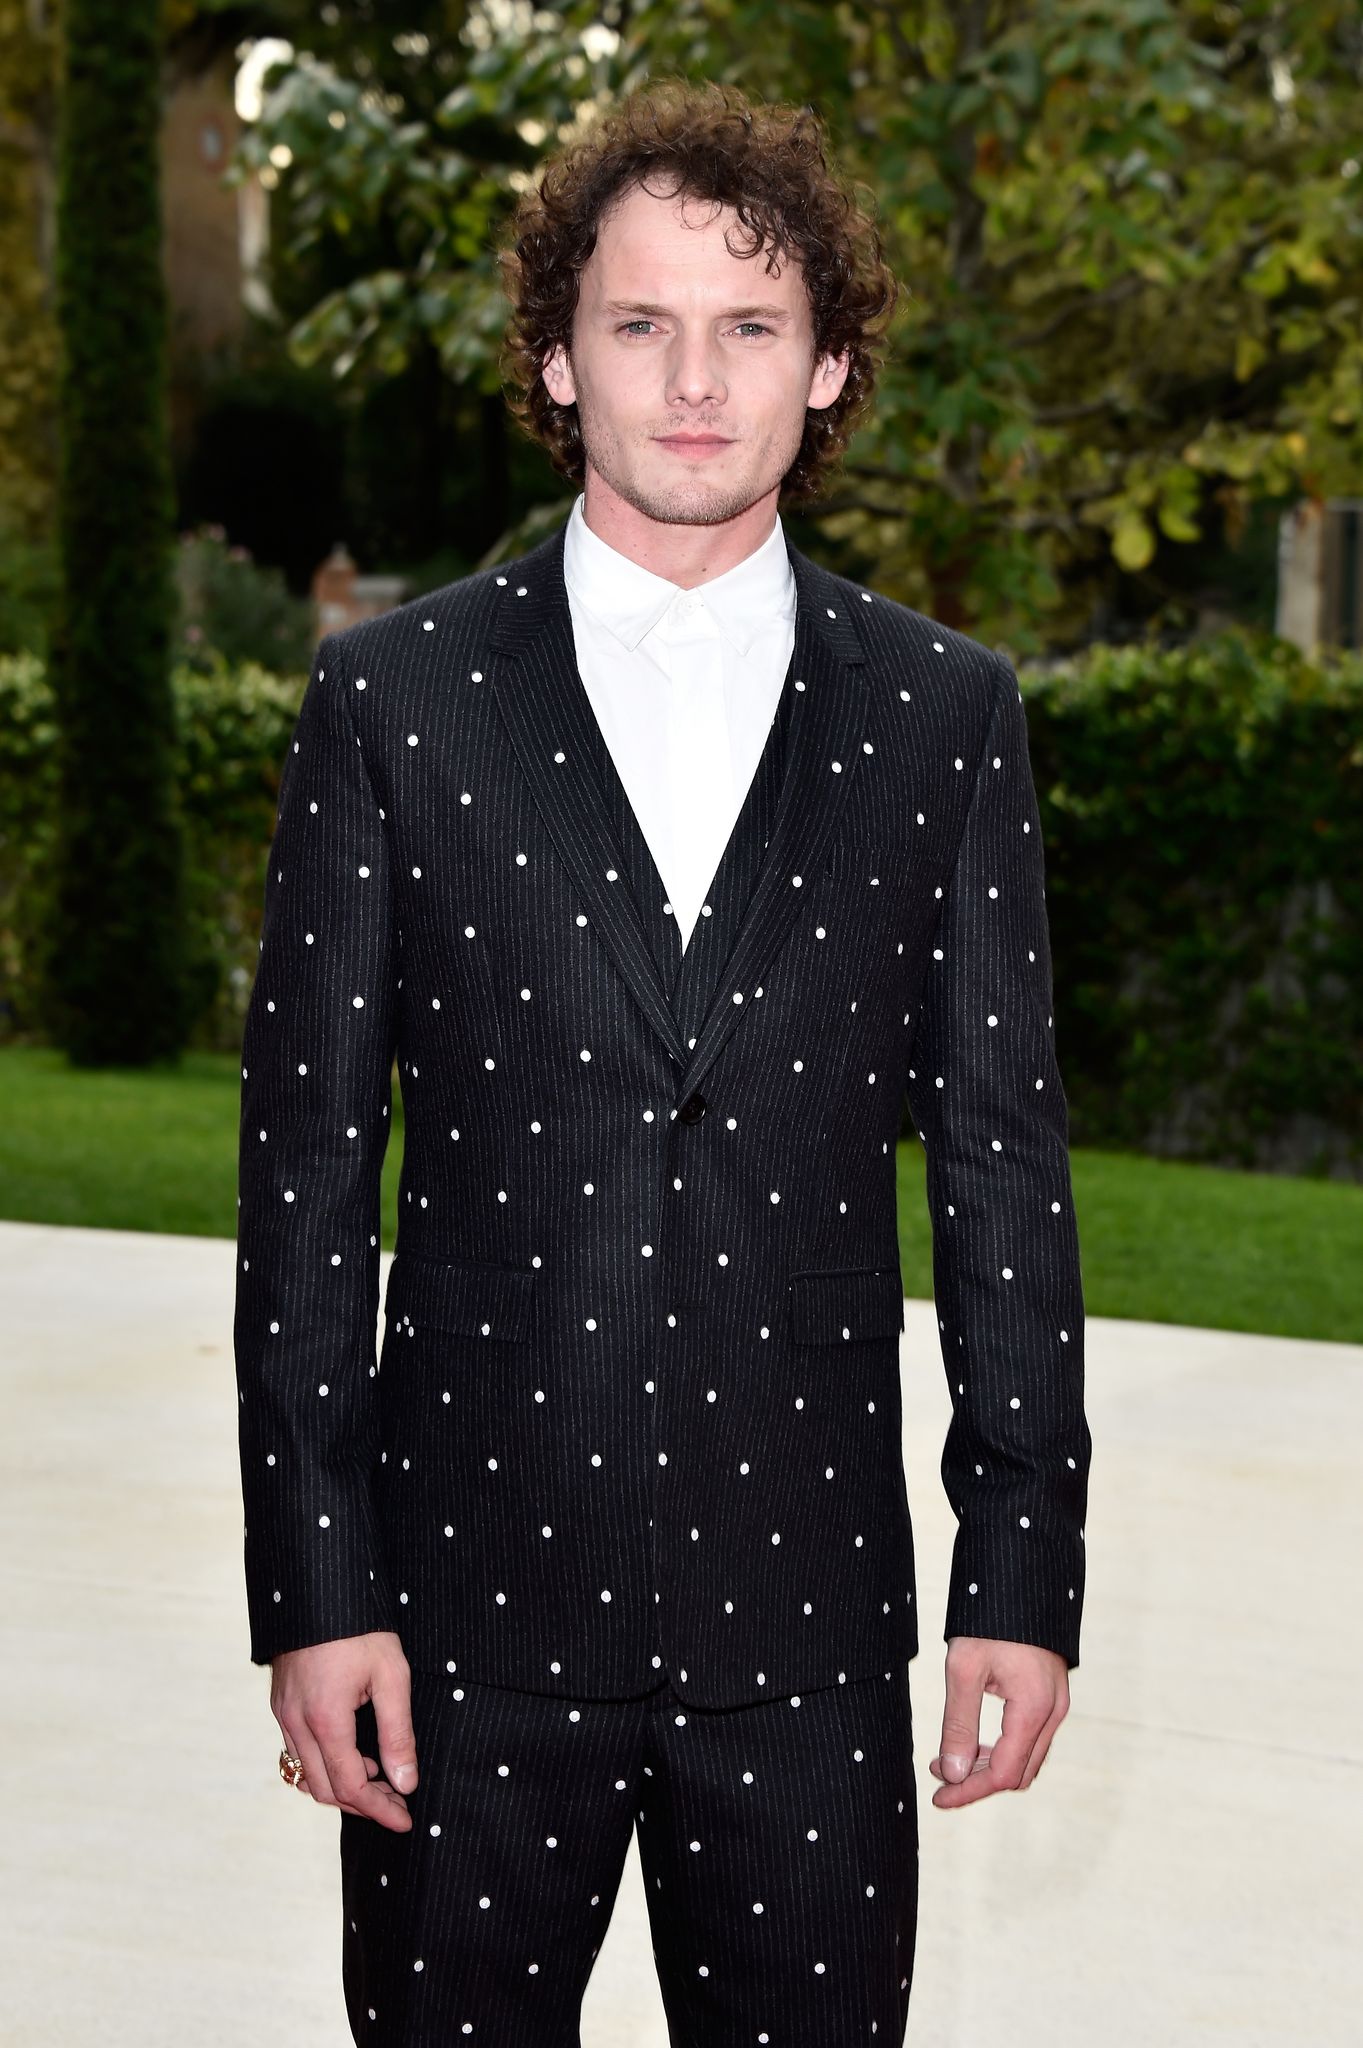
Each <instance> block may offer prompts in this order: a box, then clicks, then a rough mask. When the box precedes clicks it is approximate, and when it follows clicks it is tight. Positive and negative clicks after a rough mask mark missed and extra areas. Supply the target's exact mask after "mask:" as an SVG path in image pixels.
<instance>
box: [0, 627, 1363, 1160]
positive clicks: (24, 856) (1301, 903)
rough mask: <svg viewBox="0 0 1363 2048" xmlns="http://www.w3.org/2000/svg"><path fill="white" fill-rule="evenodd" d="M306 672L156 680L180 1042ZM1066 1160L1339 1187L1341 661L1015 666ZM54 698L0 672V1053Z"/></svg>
mask: <svg viewBox="0 0 1363 2048" xmlns="http://www.w3.org/2000/svg"><path fill="white" fill-rule="evenodd" d="M304 680H305V679H304V678H303V677H302V676H292V677H277V676H272V675H270V674H268V673H266V672H265V671H264V670H262V669H259V668H255V667H252V666H249V665H248V666H243V667H238V668H233V667H230V666H229V665H228V664H226V663H225V662H223V661H222V660H221V659H218V660H216V661H215V662H214V663H213V665H212V666H211V667H209V668H208V669H206V670H204V671H203V672H198V673H196V672H193V671H191V670H189V669H184V668H182V669H180V670H178V671H177V673H176V676H175V701H176V705H177V710H178V716H179V723H180V735H179V753H178V759H179V778H178V786H179V791H180V806H181V816H182V820H183V826H184V831H185V837H186V844H187V849H188V856H189V863H190V905H191V916H192V931H191V952H192V958H193V962H194V978H195V990H196V1009H197V1018H198V1021H197V1024H196V1027H195V1033H194V1042H195V1043H196V1044H197V1045H199V1046H203V1047H220V1048H230V1047H234V1046H235V1045H236V1044H237V1043H238V1042H239V1037H240V1030H241V1021H242V1017H243V1014H244V1006H245V1001H246V997H247V994H248V993H249V990H250V985H251V979H252V976H253V975H254V972H255V961H256V941H257V937H258V933H259V921H260V904H261V895H262V890H263V886H264V867H265V851H266V848H267V846H268V844H269V839H270V834H271V831H272V829H273V823H274V811H275V802H276V794H277V787H278V774H279V769H280V766H281V765H282V762H283V760H284V756H285V753H286V752H287V749H288V744H289V739H290V736H291V733H292V730H293V721H294V718H295V716H296V713H297V707H298V703H299V700H300V698H301V694H302V689H303V683H304ZM1021 682H1022V690H1023V695H1024V697H1025V699H1026V702H1027V722H1028V730H1029V734H1030V744H1031V753H1032V764H1033V769H1034V771H1035V775H1036V782H1037V792H1038V797H1039V799H1040V804H1041V818H1042V828H1043V835H1044V841H1045V848H1046V872H1047V901H1048V905H1049V910H1050V923H1051V943H1052V950H1053V954H1054V960H1055V987H1056V1043H1057V1050H1058V1053H1059V1057H1060V1063H1061V1071H1062V1073H1063V1075H1064V1077H1065V1086H1066V1094H1067V1096H1068V1099H1069V1104H1070V1129H1071V1137H1072V1139H1073V1140H1074V1142H1075V1143H1076V1144H1082V1145H1093V1146H1108V1147H1113V1148H1117V1149H1125V1150H1136V1151H1146V1152H1151V1153H1155V1154H1159V1155H1163V1156H1166V1157H1186V1158H1192V1159H1204V1160H1209V1161H1215V1162H1218V1163H1221V1164H1224V1165H1238V1166H1257V1167H1263V1168H1270V1169H1274V1170H1280V1171H1290V1172H1298V1173H1310V1174H1322V1173H1333V1174H1337V1175H1341V1176H1347V1177H1349V1178H1353V1179H1363V660H1359V659H1358V658H1356V657H1347V658H1340V659H1338V660H1336V661H1333V662H1330V663H1326V664H1320V665H1315V664H1312V663H1309V662H1307V661H1305V660H1303V659H1302V658H1301V657H1300V656H1299V655H1298V654H1297V653H1296V651H1295V650H1294V649H1293V648H1291V647H1289V646H1288V645H1287V644H1286V643H1285V642H1282V641H1278V640H1273V639H1271V638H1262V639H1254V638H1250V637H1247V636H1244V635H1240V634H1236V633H1229V634H1225V635H1221V636H1218V637H1216V638H1214V639H1208V640H1205V641H1202V642H1199V643H1196V644H1193V645H1191V646H1188V647H1184V648H1176V649H1166V650H1161V649H1156V648H1151V647H1128V648H1106V647H1095V648H1091V649H1089V650H1088V651H1087V652H1086V653H1085V654H1084V655H1083V656H1082V657H1081V658H1078V659H1076V660H1073V661H1068V662H1063V663H1052V664H1049V665H1046V666H1044V667H1042V668H1038V669H1035V670H1027V671H1025V672H1024V674H1023V676H1022V679H1021ZM53 738H54V734H53V726H52V705H51V699H50V696H49V694H48V692H47V689H46V685H45V682H44V679H43V673H42V667H41V663H40V662H39V661H38V660H37V659H36V658H35V657H32V656H16V657H12V658H6V659H0V973H2V974H3V983H4V991H3V1009H2V1010H0V1038H4V1037H8V1038H10V1039H11V1040H13V1039H16V1038H20V1039H27V1040H29V1041H31V1042H32V1041H36V1040H41V1037H42V1035H43V1033H42V1015H41V1006H40V1002H39V1000H38V991H37V990H36V989H35V988H34V986H33V977H32V968H31V962H32V959H33V958H34V945H33V940H34V934H35V932H36V931H37V929H38V928H39V927H40V924H41V921H42V919H43V918H44V916H45V915H46V914H47V908H46V902H47V894H46V881H45V877H46V875H47V872H48V862H47V851H48V849H49V847H50V845H51V838H52V806H53V803H54V777H53V759H52V757H53Z"/></svg>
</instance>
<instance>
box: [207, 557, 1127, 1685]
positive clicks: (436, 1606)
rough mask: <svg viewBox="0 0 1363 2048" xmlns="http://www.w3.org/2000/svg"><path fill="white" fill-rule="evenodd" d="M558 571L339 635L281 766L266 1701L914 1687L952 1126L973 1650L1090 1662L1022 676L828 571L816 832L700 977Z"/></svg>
mask: <svg viewBox="0 0 1363 2048" xmlns="http://www.w3.org/2000/svg"><path fill="white" fill-rule="evenodd" d="M562 542H563V534H562V529H561V528H560V529H559V531H558V532H557V533H556V534H554V535H553V536H551V537H550V539H549V540H547V541H545V542H544V543H542V544H541V545H540V546H539V547H537V548H535V549H534V550H532V551H531V552H529V553H528V554H527V555H525V556H524V557H523V558H522V559H521V560H520V561H519V562H516V563H513V564H509V565H505V566H503V567H502V568H499V569H496V570H489V571H486V572H480V573H478V574H476V575H473V576H470V577H467V578H465V579H463V580H461V581H460V582H458V583H454V584H451V585H449V586H447V587H446V588H445V589H443V590H441V591H438V592H436V593H435V594H434V595H432V596H431V597H428V598H424V599H421V600H419V601H417V602H415V603H413V604H409V605H405V606H402V607H400V608H399V609H397V610H395V611H392V612H389V613H387V614H385V615H383V616H382V617H380V618H378V619H374V620H369V621H366V622H364V623H363V624H361V625H358V626H355V627H352V628H351V629H349V631H347V632H345V633H343V634H339V635H332V636H329V637H328V638H327V639H326V640H325V641H324V642H323V643H322V646H321V647H320V648H319V650H318V658H317V666H316V668H315V670H314V673H313V676H312V678H311V681H310V683H309V687H308V691H307V694H306V697H305V701H304V704H303V707H302V710H301V713H300V717H299V722H298V730H297V733H296V735H295V740H294V745H293V748H292V749H291V751H290V753H289V755H288V756H287V758H286V761H285V769H284V776H283V780H282V783H281V790H280V808H279V819H278V824H277V828H276V833H275V838H274V843H273V846H272V849H271V855H270V864H269V867H268V870H267V874H266V882H265V902H264V923H263V932H262V944H261V955H260V962H259V967H258V971H257V977H256V983H255V987H254V989H253V992H252V998H251V1004H250V1009H249V1013H248V1016H247V1022H246V1029H245V1036H244V1042H243V1055H242V1065H243V1079H242V1124H241V1160H240V1203H241V1209H240V1223H239V1253H240V1256H239V1260H238V1287H237V1312H236V1324H235V1337H236V1355H237V1371H238V1384H239V1394H240V1406H239V1422H240V1449H241V1460H242V1481H243V1496H244V1503H245V1511H246V1532H245V1562H246V1585H247V1597H248V1608H249V1615H250V1626H251V1654H252V1657H253V1658H254V1659H255V1661H257V1662H264V1661H265V1660H267V1659H268V1658H269V1657H270V1656H272V1655H273V1654H275V1653H276V1652H277V1651H279V1650H281V1649H285V1648H290V1647H294V1646H297V1645H301V1644H304V1643H308V1642H317V1641H321V1640H325V1639H328V1638H330V1637H335V1636H341V1635H348V1634H354V1633H357V1632H360V1631H362V1630H365V1629H374V1628H394V1629H396V1630H397V1631H398V1632H399V1633H400V1635H401V1636H402V1639H403V1643H404V1647H405V1649H406V1652H407V1655H408V1657H409V1659H410V1660H411V1662H412V1665H413V1668H414V1669H415V1670H419V1671H428V1672H449V1671H457V1672H458V1673H459V1675H460V1676H461V1677H462V1678H464V1679H467V1680H471V1681H475V1682H483V1683H487V1684H496V1685H503V1686H508V1687H519V1688H523V1689H527V1690H530V1691H539V1692H546V1693H552V1694H560V1695H564V1696H567V1695H577V1696H586V1697H599V1698H623V1697H628V1696H630V1695H632V1694H635V1693H638V1692H640V1691H642V1690H644V1689H645V1688H646V1687H648V1686H649V1685H650V1684H653V1683H655V1682H656V1681H657V1679H658V1678H659V1677H660V1676H661V1675H662V1674H664V1673H666V1674H667V1675H668V1676H669V1677H670V1678H671V1680H672V1682H673V1683H674V1684H675V1686H676V1688H677V1691H678V1693H679V1695H680V1697H681V1698H682V1699H683V1700H685V1701H688V1702H690V1703H692V1704H694V1705H697V1706H736V1705H740V1704H743V1703H745V1702H753V1701H757V1700H761V1699H771V1698H774V1697H781V1696H784V1695H787V1694H790V1693H793V1692H796V1691H813V1690H814V1689H815V1688H816V1687H819V1686H822V1685H827V1684H834V1683H837V1682H839V1681H840V1680H841V1681H842V1682H850V1681H852V1680H855V1679H859V1678H862V1677H867V1676H870V1675H872V1674H874V1673H876V1672H883V1671H884V1670H885V1669H886V1668H887V1667H888V1668H894V1664H895V1662H896V1660H897V1659H898V1658H900V1657H910V1656H912V1655H913V1654H915V1652H916V1650H917V1647H918V1620H917V1608H916V1588H915V1582H914V1564H913V1544H912V1530H911V1524H910V1517H909V1509H908V1502H907V1499H906V1493H905V1485H904V1473H903V1464H902V1458H901V1452H900V1427H901V1412H900V1397H899V1363H898V1342H899V1333H900V1330H901V1328H902V1324H903V1301H902V1294H901V1292H900V1282H899V1268H898V1250H897V1238H896V1225H895V1172H894V1149H895V1140H896V1137H897V1134H898V1129H899V1117H900V1106H901V1103H902V1101H903V1094H904V1089H905V1086H906V1085H907V1087H908V1091H909V1100H910V1105H911V1108H912V1111H913V1114H914V1117H915V1120H916V1123H917V1127H918V1129H919V1132H920V1134H921V1136H922V1139H923V1142H924V1143H925V1145H926V1148H927V1166H928V1182H929V1201H930V1206H931V1210H932V1219H933V1231H934V1259H935V1276H936V1295H937V1302H938V1313H939V1317H940V1320H941V1332H940V1334H941V1340H942V1351H943V1358H944V1362H945V1365H946V1370H947V1377H948V1383H949V1385H950V1388H951V1392H952V1402H953V1411H954V1412H953V1421H952V1425H951V1430H950V1434H949V1437H948V1442H947V1447H946V1452H945V1455H944V1459H943V1477H944V1481H945V1483H946V1486H947V1490H948V1493H949V1496H950V1498H951V1501H952V1504H953V1506H954V1508H955V1509H956V1512H957V1514H958V1516H959V1517H960V1530H959V1533H958V1538H957V1544H956V1549H955V1554H954V1559H953V1567H952V1576H951V1584H950V1589H949V1594H948V1602H947V1615H946V1633H947V1634H949V1635H950V1634H975V1635H992V1636H1002V1637H1014V1638H1017V1639H1020V1640H1024V1641H1031V1642H1037V1643H1042V1644H1045V1645H1047V1646H1049V1647H1050V1648H1052V1649H1055V1650H1057V1651H1058V1652H1060V1653H1061V1654H1062V1655H1063V1656H1064V1657H1065V1658H1066V1661H1067V1663H1069V1664H1070V1665H1071V1666H1072V1665H1074V1664H1075V1663H1077V1661H1078V1640H1079V1623H1080V1613H1081V1608H1082V1601H1083V1546H1082V1535H1083V1529H1082V1523H1083V1515H1084V1510H1085V1499H1086V1484H1087V1471H1088V1463H1089V1452H1090V1443H1089V1436H1088V1430H1087V1425H1086V1422H1085V1418H1084V1412H1083V1401H1082V1390H1083V1370H1082V1355H1083V1353H1082V1339H1083V1309H1082V1297H1081V1290H1080V1273H1079V1259H1078V1246H1077V1236H1076V1230H1075V1220H1074V1211H1073V1204H1072V1199H1071V1192H1070V1183H1069V1172H1068V1156H1067V1150H1066V1113H1065V1101H1064V1094H1063V1090H1062V1087H1061V1083H1060V1077H1059V1073H1058V1071H1057V1067H1056V1062H1055V1055H1054V1034H1053V1025H1052V1019H1051V963H1050V954H1049V948H1048V944H1047V935H1046V920H1045V905H1044V886H1043V861H1042V847H1041V838H1040V830H1039V820H1038V815H1037V807H1036V797H1035V791H1034V788H1033V785H1032V778H1031V772H1030V767H1029V764H1028V758H1027V749H1026V728H1025V722H1024V717H1023V711H1022V706H1021V701H1020V697H1019V694H1018V691H1017V689H1016V679H1015V677H1014V676H1013V673H1012V671H1011V669H1010V668H1009V667H1008V665H1007V664H1006V662H1004V661H1003V660H1002V659H1000V658H999V657H997V656H995V655H993V654H991V653H990V652H988V651H987V650H986V649H984V648H983V647H981V646H979V645H978V644H976V643H974V642H972V641H970V640H969V639H966V638H964V637H962V636H959V635H956V634H952V633H950V632H949V631H947V630H946V629H944V628H940V627H936V626H934V625H933V623H932V622H931V621H930V620H927V619H924V618H922V617H921V616H919V615H918V614H916V613H914V612H911V611H909V610H907V609H905V608H904V607H902V606H900V605H898V604H895V603H893V602H891V601H889V600H887V599H885V598H882V597H879V596H877V595H876V594H875V593H872V592H863V591H862V590H860V588H859V587H858V586H857V585H856V584H855V583H853V582H850V581H848V580H847V579H845V578H843V577H839V576H835V575H832V574H830V573H829V572H828V571H826V570H824V569H822V568H820V567H819V566H818V565H816V564H815V563H813V562H812V561H810V560H809V559H808V558H807V557H805V556H804V555H803V554H801V553H800V552H799V551H798V550H795V549H792V550H791V559H792V563H793V565H794V568H795V572H796V579H797V587H798V592H799V607H798V613H797V620H796V640H795V652H794V657H793V660H792V664H791V674H790V676H789V677H788V678H787V688H788V691H789V693H790V696H789V703H788V706H787V709H788V718H789V724H788V731H783V735H782V736H781V740H780V743H782V744H783V751H782V752H781V753H780V754H778V755H777V756H776V759H777V760H778V761H779V762H780V763H781V764H782V765H783V773H782V774H781V775H780V779H779V793H778V795H777V798H776V801H775V803H774V805H773V806H771V807H770V814H769V815H764V812H763V805H762V803H761V802H760V801H759V800H757V799H755V798H754V799H752V800H750V801H749V802H748V803H745V806H744V812H743V815H742V816H741V818H740V820H739V823H738V825H737V827H736V828H735V835H734V839H733V840H732V841H731V843H730V848H729V851H728V853H727V854H726V856H725V863H724V864H723V865H722V868H721V874H720V877H719V878H718V880H717V884H716V891H715V897H716V901H717V902H718V900H719V898H720V896H723V897H724V900H725V902H726V904H728V906H729V908H728V910H727V911H726V915H727V916H728V918H729V924H728V928H727V929H726V930H724V931H723V932H722V934H721V943H720V944H718V945H716V946H711V947H709V949H708V957H707V954H706V953H705V952H702V951H699V950H698V952H697V955H696V971H695V973H694V974H692V975H690V976H689V977H688V975H687V973H686V970H685V965H684V966H683V969H682V970H681V972H680V974H678V972H677V968H676V960H675V957H674V958H673V959H671V960H670V961H669V959H668V958H667V957H666V955H665V954H664V955H662V956H660V954H659V951H658V947H657V929H656V925H652V926H651V925H650V921H649V916H648V915H646V914H645V912H644V911H643V910H641V906H640V901H639V900H637V899H636V890H637V889H639V888H640V887H641V886H646V880H647V878H646V876H645V881H644V884H643V885H641V883H640V878H639V862H638V849H637V845H636V846H635V847H634V849H633V854H632V857H631V856H628V855H627V854H626V851H625V847H624V845H623V844H622V840H628V839H629V836H630V835H629V834H628V833H624V834H622V833H621V831H620V830H619V829H617V822H616V821H617V818H618V816H619V813H618V811H617V812H615V813H614V814H613V810H612V803H611V800H610V796H609V790H608V788H607V786H606V785H605V784H603V778H602V774H601V772H600V754H599V749H600V733H599V729H598V728H597V727H596V725H595V721H594V719H593V718H592V715H591V711H590V707H589V705H588V703H587V701H586V693H585V691H584V690H583V687H582V684H581V681H580V678H579V677H578V674H577V668H576V661H575V654H574V646H573V638H572V628H571V619H570V615H569V610H568V604H567V597H566V592H565V590H564V587H563V580H562ZM777 744H778V736H776V735H774V736H773V739H772V741H771V742H769V745H770V746H775V745H777ZM769 765H770V764H769ZM635 830H636V831H637V827H636V828H635ZM759 832H760V833H762V834H763V835H764V836H765V839H766V843H765V845H757V844H755V842H754V835H755V834H756V833H759ZM730 870H731V871H732V872H730ZM655 879H656V878H655ZM731 882H732V883H733V884H735V886H734V887H733V888H732V889H731V888H730V883H731ZM672 943H673V944H674V945H675V933H674V934H673V940H672ZM690 951H691V948H690V947H688V949H687V954H688V956H689V954H690ZM692 1041H694V1042H692ZM393 1053H396V1058H397V1064H398V1072H399V1079H400V1083H401V1087H402V1091H403V1104H404V1114H405V1120H406V1150H405V1157H404V1165H403V1173H402V1180H401V1186H400V1189H399V1233H398V1248H397V1254H396V1257H395V1259H394V1261H393V1265H392V1269H391V1275H390V1279H389V1285H388V1293H387V1298H386V1322H385V1336H384V1344H383V1350H382V1355H381V1359H380V1360H379V1361H376V1360H375V1356H374V1319H375V1312H376V1308H377V1272H378V1263H377V1262H378V1244H377V1233H378V1211H377V1204H378V1182H379V1172H380V1167H381V1161H382V1154H383V1149H384V1145H385V1142H386V1138H387V1131H388V1089H389V1077H390V1058H391V1055H392V1054H393ZM262 1132H263V1133H264V1135H263V1136H262V1135H261V1133H262Z"/></svg>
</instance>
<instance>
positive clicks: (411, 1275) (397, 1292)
mask: <svg viewBox="0 0 1363 2048" xmlns="http://www.w3.org/2000/svg"><path fill="white" fill-rule="evenodd" d="M534 1278H535V1276H534V1273H533V1272H532V1270H531V1269H530V1268H529V1267H528V1266H495V1265H491V1264H488V1263H486V1262H484V1261H482V1260H477V1259H428V1258H424V1257H420V1256H418V1255H417V1254H416V1253H414V1252H397V1253H395V1254H394V1257H393V1263H392V1266H391V1268H390V1269H389V1274H388V1287H387V1291H386V1293H385V1295H384V1302H383V1314H384V1327H385V1331H386V1332H387V1331H397V1330H399V1329H401V1330H408V1329H411V1330H443V1331H445V1332H447V1333H448V1334H449V1335H450V1336H456V1337H475V1338H479V1339H483V1340H486V1341H488V1342H490V1343H502V1344H515V1343H519V1342H521V1341H522V1340H523V1339H525V1338H526V1337H528V1336H529V1335H530V1327H531V1310H532V1307H533V1294H532V1290H533V1286H534Z"/></svg>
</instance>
